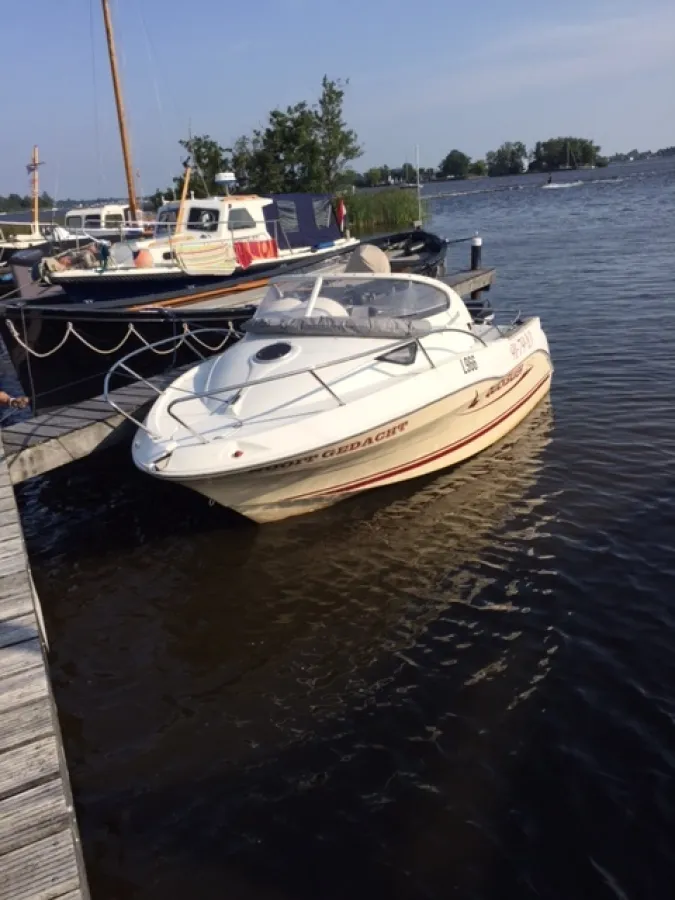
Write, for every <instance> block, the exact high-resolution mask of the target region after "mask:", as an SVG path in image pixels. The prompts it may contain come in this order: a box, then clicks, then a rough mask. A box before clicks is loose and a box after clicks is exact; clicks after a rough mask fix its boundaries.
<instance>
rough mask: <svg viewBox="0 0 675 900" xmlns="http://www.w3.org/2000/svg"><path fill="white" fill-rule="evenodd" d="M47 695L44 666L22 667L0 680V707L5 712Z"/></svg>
mask: <svg viewBox="0 0 675 900" xmlns="http://www.w3.org/2000/svg"><path fill="white" fill-rule="evenodd" d="M48 696H49V688H48V685H47V673H46V670H45V668H44V666H41V667H36V668H35V669H24V670H23V671H21V672H17V673H16V675H9V676H8V677H7V678H3V679H2V681H0V709H3V710H5V711H7V712H9V710H12V709H15V708H16V707H18V706H24V705H25V704H27V703H33V702H34V701H35V700H40V699H41V698H44V697H48Z"/></svg>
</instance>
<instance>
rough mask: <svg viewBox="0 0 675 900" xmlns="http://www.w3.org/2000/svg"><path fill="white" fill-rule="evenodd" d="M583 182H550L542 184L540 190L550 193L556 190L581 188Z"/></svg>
mask: <svg viewBox="0 0 675 900" xmlns="http://www.w3.org/2000/svg"><path fill="white" fill-rule="evenodd" d="M582 184H583V181H564V182H563V181H561V182H558V183H557V184H556V183H553V182H551V184H542V188H543V189H544V190H549V191H552V190H554V189H556V188H573V187H581V185H582Z"/></svg>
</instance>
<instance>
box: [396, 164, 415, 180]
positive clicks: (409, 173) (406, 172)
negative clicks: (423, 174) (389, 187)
mask: <svg viewBox="0 0 675 900" xmlns="http://www.w3.org/2000/svg"><path fill="white" fill-rule="evenodd" d="M400 171H401V179H402V180H403V181H404V182H405V183H406V184H412V183H413V181H415V180H416V178H417V171H416V169H415V166H413V165H412V163H408V162H407V163H403V165H402V166H401V170H400Z"/></svg>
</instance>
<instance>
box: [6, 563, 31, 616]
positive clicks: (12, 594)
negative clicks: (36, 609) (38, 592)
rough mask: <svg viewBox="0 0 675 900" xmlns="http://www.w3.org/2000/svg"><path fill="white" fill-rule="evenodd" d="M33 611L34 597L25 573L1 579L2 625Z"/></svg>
mask: <svg viewBox="0 0 675 900" xmlns="http://www.w3.org/2000/svg"><path fill="white" fill-rule="evenodd" d="M32 610H33V595H32V593H31V589H30V582H29V581H28V577H27V575H26V573H25V572H20V573H18V574H17V575H5V576H4V577H2V578H0V623H1V622H6V621H7V620H8V619H14V618H16V617H17V616H23V615H26V613H28V612H31V611H32Z"/></svg>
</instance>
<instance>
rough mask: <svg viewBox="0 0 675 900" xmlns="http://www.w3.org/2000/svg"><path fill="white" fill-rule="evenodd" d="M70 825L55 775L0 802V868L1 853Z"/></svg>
mask: <svg viewBox="0 0 675 900" xmlns="http://www.w3.org/2000/svg"><path fill="white" fill-rule="evenodd" d="M69 824H70V823H69V809H68V804H67V803H66V798H65V794H64V793H63V786H62V784H61V780H60V779H58V778H55V779H54V780H53V781H48V782H46V783H45V784H40V785H38V786H37V787H34V788H31V789H30V790H28V791H24V792H23V793H22V794H15V795H14V796H13V797H8V798H7V799H6V800H2V801H0V871H2V868H3V865H2V855H1V854H3V853H11V852H12V850H17V849H18V848H19V847H25V846H27V845H28V844H34V843H35V842H36V841H40V840H42V839H43V838H46V837H48V836H49V835H51V834H55V833H56V832H59V831H63V830H64V829H65V828H67V827H68V825H69Z"/></svg>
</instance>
